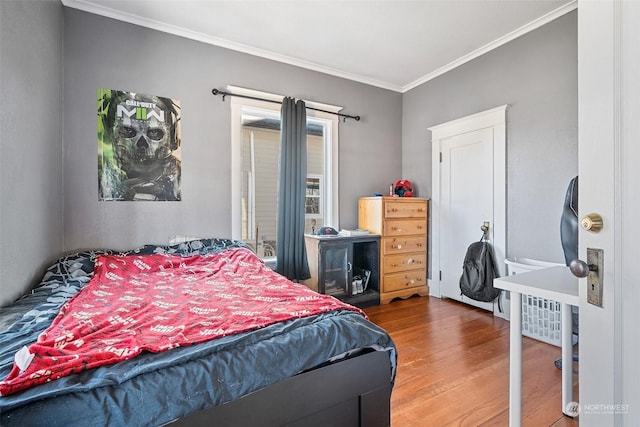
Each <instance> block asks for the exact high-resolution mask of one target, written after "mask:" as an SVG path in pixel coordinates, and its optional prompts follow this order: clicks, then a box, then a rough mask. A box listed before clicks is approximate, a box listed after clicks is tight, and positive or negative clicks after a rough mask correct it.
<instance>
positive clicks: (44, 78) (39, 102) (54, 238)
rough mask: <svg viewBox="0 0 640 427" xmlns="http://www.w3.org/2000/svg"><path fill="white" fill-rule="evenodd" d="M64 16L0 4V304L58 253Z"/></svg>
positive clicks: (53, 9)
mask: <svg viewBox="0 0 640 427" xmlns="http://www.w3.org/2000/svg"><path fill="white" fill-rule="evenodd" d="M62 9H63V8H62V5H61V4H60V2H59V1H57V0H56V1H43V0H38V1H29V2H25V1H9V0H2V1H0V102H1V104H0V305H4V304H6V303H8V302H10V301H12V300H14V299H15V298H16V297H17V296H19V295H20V294H21V293H22V292H23V291H24V290H25V289H28V288H29V287H30V286H31V285H33V284H34V283H36V282H37V281H38V280H39V279H40V277H42V273H43V270H44V268H45V267H46V266H47V265H48V264H49V263H50V262H51V261H52V260H53V259H55V258H57V257H58V256H59V254H60V253H61V251H62V246H63V229H62V224H63V220H62V115H63V106H62V98H63V97H62V27H63V25H62V24H63V20H62V19H63V11H62Z"/></svg>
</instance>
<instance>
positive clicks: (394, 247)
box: [391, 245, 402, 249]
mask: <svg viewBox="0 0 640 427" xmlns="http://www.w3.org/2000/svg"><path fill="white" fill-rule="evenodd" d="M391 247H392V248H393V249H402V245H391Z"/></svg>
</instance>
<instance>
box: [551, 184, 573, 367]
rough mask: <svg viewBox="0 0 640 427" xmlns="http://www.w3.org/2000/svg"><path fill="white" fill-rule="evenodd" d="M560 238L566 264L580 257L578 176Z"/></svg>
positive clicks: (558, 364) (569, 192) (569, 193)
mask: <svg viewBox="0 0 640 427" xmlns="http://www.w3.org/2000/svg"><path fill="white" fill-rule="evenodd" d="M560 240H561V241H562V250H563V251H564V260H565V263H566V265H569V263H570V262H571V261H573V260H574V259H577V258H578V177H577V176H576V177H575V178H573V179H572V180H571V181H570V182H569V187H568V188H567V194H566V195H565V197H564V205H563V206H562V216H561V217H560ZM571 317H572V319H573V334H574V335H575V336H577V335H578V308H577V307H572V309H571ZM573 360H576V361H577V360H578V355H577V354H574V355H573ZM555 365H556V367H557V368H558V369H562V358H559V359H556V361H555Z"/></svg>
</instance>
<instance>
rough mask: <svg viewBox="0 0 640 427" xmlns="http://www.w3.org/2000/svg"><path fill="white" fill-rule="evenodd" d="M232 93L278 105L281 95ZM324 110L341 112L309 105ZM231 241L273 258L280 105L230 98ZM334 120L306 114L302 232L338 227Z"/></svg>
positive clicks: (254, 92) (319, 114) (320, 114)
mask: <svg viewBox="0 0 640 427" xmlns="http://www.w3.org/2000/svg"><path fill="white" fill-rule="evenodd" d="M229 91H230V92H233V93H235V94H241V95H248V96H252V97H258V98H264V99H273V100H276V101H280V100H282V97H281V96H275V95H272V94H266V93H263V92H256V91H249V90H246V89H242V88H235V87H234V88H229ZM307 106H314V107H317V108H321V109H324V110H328V111H334V110H335V111H336V112H337V111H338V110H339V108H337V107H331V106H327V105H317V104H310V103H308V102H307ZM231 111H232V114H231V116H232V129H231V137H232V144H233V148H232V153H233V158H232V165H233V166H232V168H233V182H232V188H233V189H234V190H233V191H232V215H233V219H232V224H233V238H235V239H240V240H243V241H244V242H246V243H248V244H249V245H250V246H252V247H253V248H254V249H255V250H256V252H257V253H258V255H260V256H261V257H262V258H264V259H269V258H271V257H275V255H276V236H277V222H278V221H277V215H278V185H279V184H278V181H279V176H278V175H279V172H278V170H279V168H278V163H279V150H280V104H278V103H272V102H266V101H256V100H253V99H246V98H241V97H231ZM337 130H338V120H337V116H335V115H332V114H327V113H322V112H317V111H313V110H307V185H306V187H307V188H306V194H305V196H306V199H305V218H306V221H305V223H306V227H305V233H313V232H315V231H317V230H318V229H319V228H320V227H323V226H332V227H334V228H338V223H337V222H338V215H337V212H338V198H337V195H338V191H337V183H338V179H337V170H338V169H337V161H338V155H337V153H338V138H337V134H338V132H337Z"/></svg>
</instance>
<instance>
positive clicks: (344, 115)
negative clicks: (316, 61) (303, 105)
mask: <svg viewBox="0 0 640 427" xmlns="http://www.w3.org/2000/svg"><path fill="white" fill-rule="evenodd" d="M211 93H212V94H214V95H215V96H218V95H222V101H224V99H225V98H226V97H227V96H237V97H239V98H247V99H253V100H255V101H265V102H272V103H274V104H282V102H281V101H274V100H273V99H265V98H258V97H255V96H249V95H240V94H237V93H231V92H225V91H223V90H218V89H213V90H211ZM307 110H314V111H320V112H323V113H329V114H335V115H336V116H338V117H342V120H343V121H345V122H346V121H347V119H353V120H355V121H356V122H359V121H360V116H350V115H349V114H342V113H335V112H333V111H327V110H321V109H320V108H313V107H307Z"/></svg>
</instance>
